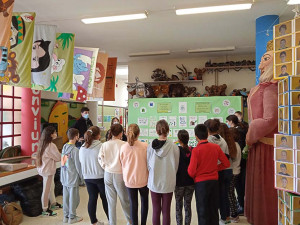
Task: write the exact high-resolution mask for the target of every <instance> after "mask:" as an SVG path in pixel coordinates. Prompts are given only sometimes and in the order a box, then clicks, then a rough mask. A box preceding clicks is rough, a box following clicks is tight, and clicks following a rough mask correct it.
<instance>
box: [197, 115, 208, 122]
mask: <svg viewBox="0 0 300 225" xmlns="http://www.w3.org/2000/svg"><path fill="white" fill-rule="evenodd" d="M206 120H207V116H199V117H198V124H204V122H205V121H206Z"/></svg>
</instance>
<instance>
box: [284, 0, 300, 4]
mask: <svg viewBox="0 0 300 225" xmlns="http://www.w3.org/2000/svg"><path fill="white" fill-rule="evenodd" d="M287 4H288V5H297V4H300V0H289V1H288V3H287Z"/></svg>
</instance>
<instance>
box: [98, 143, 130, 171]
mask: <svg viewBox="0 0 300 225" xmlns="http://www.w3.org/2000/svg"><path fill="white" fill-rule="evenodd" d="M125 143H126V142H124V141H121V140H120V139H112V140H109V141H107V142H105V143H103V145H102V146H101V149H100V153H99V157H98V160H99V163H100V165H101V166H102V168H103V169H104V170H105V171H106V172H109V173H117V174H122V166H121V161H120V151H121V147H122V145H124V144H125Z"/></svg>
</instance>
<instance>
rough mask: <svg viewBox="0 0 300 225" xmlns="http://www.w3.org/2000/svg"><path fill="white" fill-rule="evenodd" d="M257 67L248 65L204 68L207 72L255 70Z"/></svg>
mask: <svg viewBox="0 0 300 225" xmlns="http://www.w3.org/2000/svg"><path fill="white" fill-rule="evenodd" d="M255 66H256V65H246V66H215V67H204V68H205V69H206V70H219V69H224V70H228V69H240V68H241V69H250V68H255Z"/></svg>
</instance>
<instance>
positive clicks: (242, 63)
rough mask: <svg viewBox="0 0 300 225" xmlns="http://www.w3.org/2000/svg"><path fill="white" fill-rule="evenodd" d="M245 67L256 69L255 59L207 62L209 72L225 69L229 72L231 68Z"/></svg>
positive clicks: (206, 67)
mask: <svg viewBox="0 0 300 225" xmlns="http://www.w3.org/2000/svg"><path fill="white" fill-rule="evenodd" d="M243 68H244V69H250V70H251V71H255V60H252V61H251V60H243V61H237V62H234V61H227V62H225V63H212V62H211V61H208V62H206V63H205V69H206V71H207V72H208V73H210V72H213V71H218V72H222V71H224V70H227V71H228V72H229V70H230V69H233V70H235V71H240V70H241V69H243Z"/></svg>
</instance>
